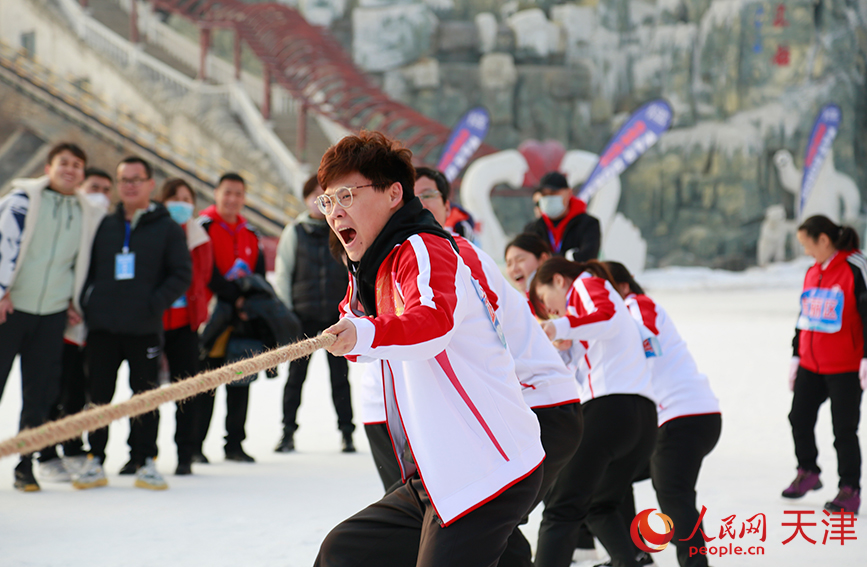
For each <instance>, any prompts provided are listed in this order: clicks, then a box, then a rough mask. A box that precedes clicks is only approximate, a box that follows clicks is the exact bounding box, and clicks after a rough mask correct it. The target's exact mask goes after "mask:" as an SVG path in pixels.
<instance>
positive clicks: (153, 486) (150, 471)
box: [135, 457, 169, 490]
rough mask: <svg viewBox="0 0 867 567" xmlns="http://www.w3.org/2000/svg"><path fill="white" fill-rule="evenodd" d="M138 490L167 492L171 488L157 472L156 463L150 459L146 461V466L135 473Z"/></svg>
mask: <svg viewBox="0 0 867 567" xmlns="http://www.w3.org/2000/svg"><path fill="white" fill-rule="evenodd" d="M135 486H136V488H146V489H148V490H165V489H167V488H168V487H169V485H168V484H167V483H166V480H165V479H164V478H163V475H161V474H160V471H158V470H157V465H156V461H155V460H154V459H153V458H151V457H148V458H146V459H145V464H144V466H141V467H139V469H138V472H136V473H135Z"/></svg>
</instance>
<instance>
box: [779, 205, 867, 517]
mask: <svg viewBox="0 0 867 567" xmlns="http://www.w3.org/2000/svg"><path fill="white" fill-rule="evenodd" d="M798 241H799V242H800V243H801V245H802V246H803V247H804V252H805V253H806V254H807V255H808V256H812V257H813V259H815V260H816V263H815V264H813V266H812V267H811V268H810V269H809V270H807V276H806V278H805V279H804V291H803V293H802V294H801V314H800V316H799V317H798V324H797V327H796V330H795V338H794V340H793V341H792V346H793V350H794V353H793V358H792V363H791V367H790V370H789V389H791V390H792V392H794V396H793V398H792V411H791V412H790V413H789V422H790V423H791V424H792V437H793V438H794V441H795V456H796V457H797V459H798V473H797V476H796V477H795V480H794V481H793V482H792V484H791V485H790V486H789V487H788V488H787V489H786V490H784V491H783V497H785V498H801V497H802V496H804V495H805V494H806V493H807V492H809V491H810V490H819V489H820V488H822V482H821V481H820V480H819V473H820V472H821V470H820V469H819V465H818V463H817V458H818V449H817V448H816V436H815V427H816V416H817V414H818V412H819V407H820V406H821V405H822V404H823V403H824V402H825V400H827V399H828V398H830V399H831V421H832V423H833V427H834V447H835V449H836V450H837V473H838V474H839V476H840V481H839V484H838V487H839V491H838V493H837V496H836V497H835V498H834V499H833V500H831V501H830V502H827V503H826V504H825V509H826V510H830V511H832V512H839V511H840V510H845V511H846V512H853V513H855V514H857V513H858V508H859V507H860V506H861V484H860V481H861V449H860V445H859V441H858V422H859V421H860V407H861V394H862V391H863V390H864V389H865V388H867V358H865V355H864V344H865V337H867V326H865V325H867V259H865V258H864V256H863V255H862V254H861V252H860V251H859V250H858V249H859V247H860V241H859V238H858V234H857V233H856V232H855V230H854V229H852V228H851V227H843V226H838V225H837V224H835V223H834V222H833V221H831V220H830V219H829V218H827V217H824V216H821V215H817V216H813V217H810V218H808V219H807V220H805V221H804V222H803V223H802V224H801V226H799V227H798Z"/></svg>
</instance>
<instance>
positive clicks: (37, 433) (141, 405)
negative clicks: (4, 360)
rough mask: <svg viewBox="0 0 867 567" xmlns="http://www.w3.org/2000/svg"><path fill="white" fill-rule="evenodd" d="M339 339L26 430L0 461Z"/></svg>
mask: <svg viewBox="0 0 867 567" xmlns="http://www.w3.org/2000/svg"><path fill="white" fill-rule="evenodd" d="M335 340H336V337H335V336H334V335H330V334H322V335H319V336H318V337H314V338H312V339H307V340H304V341H300V342H297V343H294V344H291V345H286V346H284V347H280V348H277V349H274V350H270V351H268V352H265V353H263V354H260V355H257V356H254V357H251V358H248V359H245V360H241V361H239V362H235V363H232V364H229V365H226V366H223V367H222V368H218V369H216V370H211V371H208V372H202V373H201V374H197V375H195V376H192V377H190V378H186V379H184V380H181V381H180V382H176V383H174V384H172V385H170V386H165V387H163V388H156V389H155V390H148V391H147V392H141V393H139V394H136V395H135V396H133V397H131V398H130V399H128V400H126V401H125V402H121V403H119V404H112V405H105V406H97V407H94V408H91V409H88V410H85V411H82V412H80V413H76V414H74V415H70V416H67V417H64V418H63V419H59V420H57V421H52V422H50V423H46V424H44V425H40V426H39V427H34V428H33V429H26V430H24V431H22V432H21V433H19V434H18V435H16V436H15V437H12V438H10V439H7V440H5V441H3V442H0V459H2V458H3V457H8V456H9V455H14V454H16V453H21V454H27V453H32V452H34V451H38V450H40V449H44V448H45V447H49V446H51V445H57V444H58V443H62V442H63V441H66V440H68V439H72V438H73V437H78V436H79V435H81V434H82V433H83V432H85V431H96V430H97V429H101V428H103V427H105V426H107V425H108V424H109V423H111V422H112V421H116V420H118V419H121V418H124V417H134V416H137V415H142V414H144V413H148V412H151V411H153V410H155V409H157V407H159V406H160V405H162V404H165V403H167V402H176V401H180V400H185V399H187V398H191V397H193V396H195V395H196V394H200V393H202V392H207V391H210V390H213V389H215V388H216V387H217V386H220V385H221V384H228V383H229V382H234V381H236V380H240V379H241V378H244V377H245V376H251V375H253V374H258V373H259V372H261V371H262V370H267V369H268V368H273V367H275V366H277V365H278V364H280V363H281V362H289V361H292V360H296V359H298V358H304V357H305V356H310V355H311V354H313V353H314V352H315V351H317V350H319V349H320V348H327V347H329V346H331V344H332V343H333V342H334V341H335Z"/></svg>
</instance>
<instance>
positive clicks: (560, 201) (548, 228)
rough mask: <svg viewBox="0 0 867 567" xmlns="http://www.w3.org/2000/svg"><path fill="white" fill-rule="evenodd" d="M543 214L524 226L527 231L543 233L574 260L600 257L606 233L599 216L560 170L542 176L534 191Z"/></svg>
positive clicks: (559, 252)
mask: <svg viewBox="0 0 867 567" xmlns="http://www.w3.org/2000/svg"><path fill="white" fill-rule="evenodd" d="M537 195H538V196H539V199H538V201H537V202H536V207H537V208H538V211H539V213H540V215H539V218H537V219H536V220H534V221H533V222H531V223H530V224H528V225H527V226H526V227H524V232H532V233H535V234H538V235H539V236H541V237H542V238H543V239H544V240H545V241H547V242H548V243H549V244H550V245H551V249H552V250H553V251H554V254H555V255H557V256H563V257H564V258H566V259H567V260H572V261H573V262H586V261H587V260H595V259H596V258H598V257H599V247H600V245H601V242H602V236H601V234H600V229H599V220H598V219H596V217H592V216H590V215H589V214H587V204H586V203H585V202H584V201H582V200H580V199H578V198H577V197H575V196H574V195H573V194H572V189H571V188H570V187H569V183H568V182H567V181H566V177H565V176H564V175H563V174H562V173H560V172H558V171H549V172H548V173H546V174H545V175H543V176H542V179H541V180H540V181H539V186H538V187H537V188H536V191H535V192H534V199H533V200H534V201H536V199H535V198H536V196H537Z"/></svg>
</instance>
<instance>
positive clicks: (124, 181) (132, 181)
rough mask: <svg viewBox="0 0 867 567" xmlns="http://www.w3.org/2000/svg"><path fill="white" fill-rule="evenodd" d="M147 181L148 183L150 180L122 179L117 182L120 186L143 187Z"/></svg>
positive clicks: (137, 178) (140, 178)
mask: <svg viewBox="0 0 867 567" xmlns="http://www.w3.org/2000/svg"><path fill="white" fill-rule="evenodd" d="M145 181H148V178H142V177H133V178H132V179H127V178H126V177H121V178H120V179H118V180H117V183H118V185H141V184H142V183H144V182H145Z"/></svg>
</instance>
